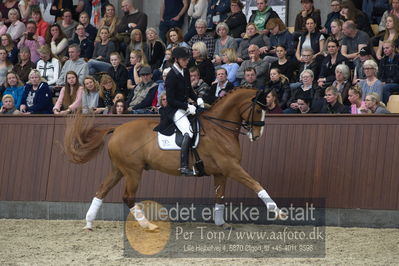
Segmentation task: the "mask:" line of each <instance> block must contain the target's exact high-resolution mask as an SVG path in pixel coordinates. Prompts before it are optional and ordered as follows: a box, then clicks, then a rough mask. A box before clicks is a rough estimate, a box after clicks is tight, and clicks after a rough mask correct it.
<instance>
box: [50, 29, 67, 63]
mask: <svg viewBox="0 0 399 266" xmlns="http://www.w3.org/2000/svg"><path fill="white" fill-rule="evenodd" d="M46 43H47V44H48V45H50V47H51V52H52V53H53V54H54V55H56V56H59V57H60V59H61V60H62V59H63V57H64V56H65V54H66V52H67V49H68V38H67V37H66V36H65V34H64V32H63V31H62V30H61V27H60V25H58V24H53V25H51V26H50V27H49V28H48V29H47V34H46Z"/></svg>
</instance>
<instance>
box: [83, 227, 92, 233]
mask: <svg viewBox="0 0 399 266" xmlns="http://www.w3.org/2000/svg"><path fill="white" fill-rule="evenodd" d="M83 230H84V231H86V232H93V228H91V227H89V226H85V227H83Z"/></svg>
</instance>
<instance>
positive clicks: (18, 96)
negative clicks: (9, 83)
mask: <svg viewBox="0 0 399 266" xmlns="http://www.w3.org/2000/svg"><path fill="white" fill-rule="evenodd" d="M7 94H10V95H11V96H12V97H13V98H14V103H15V108H17V109H19V106H20V105H21V101H22V96H23V95H24V86H21V87H9V88H6V89H5V91H4V92H3V95H7ZM1 106H3V103H2V102H0V107H1Z"/></svg>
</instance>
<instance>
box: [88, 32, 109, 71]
mask: <svg viewBox="0 0 399 266" xmlns="http://www.w3.org/2000/svg"><path fill="white" fill-rule="evenodd" d="M99 32H100V39H101V41H100V42H96V43H95V45H94V52H93V59H90V60H89V62H88V63H87V66H88V67H89V74H90V75H94V74H96V73H98V72H106V71H107V70H108V68H110V66H111V63H110V61H109V57H110V55H111V53H112V52H114V51H115V44H114V42H113V41H111V40H110V39H109V29H108V28H107V27H103V28H101V29H100V30H99Z"/></svg>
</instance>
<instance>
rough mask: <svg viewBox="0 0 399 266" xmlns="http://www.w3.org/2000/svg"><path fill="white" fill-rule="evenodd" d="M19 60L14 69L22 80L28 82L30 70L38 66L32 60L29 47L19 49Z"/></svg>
mask: <svg viewBox="0 0 399 266" xmlns="http://www.w3.org/2000/svg"><path fill="white" fill-rule="evenodd" d="M18 57H19V61H18V63H17V64H16V65H14V67H13V71H14V72H15V73H17V74H18V76H19V77H20V78H21V80H22V82H24V83H26V82H27V81H28V79H29V78H28V74H29V72H30V71H31V70H32V69H34V68H36V64H34V63H33V62H32V61H31V57H30V50H29V48H28V47H25V46H23V47H21V49H20V50H19V56H18Z"/></svg>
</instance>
